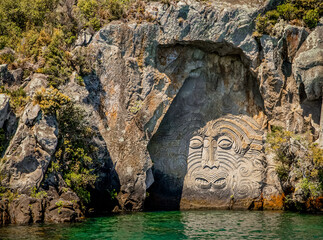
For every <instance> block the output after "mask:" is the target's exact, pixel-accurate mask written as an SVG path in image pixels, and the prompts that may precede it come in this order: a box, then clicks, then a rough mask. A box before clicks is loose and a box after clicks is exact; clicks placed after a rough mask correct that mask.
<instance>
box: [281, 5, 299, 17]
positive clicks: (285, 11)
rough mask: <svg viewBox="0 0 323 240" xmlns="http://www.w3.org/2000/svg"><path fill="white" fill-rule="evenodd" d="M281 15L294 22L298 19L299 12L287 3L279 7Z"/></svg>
mask: <svg viewBox="0 0 323 240" xmlns="http://www.w3.org/2000/svg"><path fill="white" fill-rule="evenodd" d="M277 12H278V13H279V15H280V16H281V17H282V18H283V19H284V20H287V21H290V20H293V19H295V18H296V17H297V13H298V10H297V8H296V7H295V6H294V5H293V4H291V3H285V4H282V5H279V6H278V7H277Z"/></svg>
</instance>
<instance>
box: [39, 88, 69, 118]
mask: <svg viewBox="0 0 323 240" xmlns="http://www.w3.org/2000/svg"><path fill="white" fill-rule="evenodd" d="M70 101H71V100H70V98H69V97H68V96H66V95H64V94H62V93H61V92H59V91H58V90H57V89H56V88H54V87H52V86H51V87H50V88H48V89H45V88H41V89H40V90H38V91H37V92H36V93H35V95H34V103H35V104H39V106H40V108H41V109H42V111H43V112H44V113H45V114H56V112H57V110H59V109H60V108H61V107H62V106H63V105H66V104H68V103H69V102H70Z"/></svg>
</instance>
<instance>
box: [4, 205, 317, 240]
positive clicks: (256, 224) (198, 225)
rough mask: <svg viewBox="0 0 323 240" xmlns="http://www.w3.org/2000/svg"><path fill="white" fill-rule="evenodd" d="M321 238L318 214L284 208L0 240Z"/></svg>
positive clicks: (18, 233) (29, 230) (152, 217)
mask: <svg viewBox="0 0 323 240" xmlns="http://www.w3.org/2000/svg"><path fill="white" fill-rule="evenodd" d="M215 238H216V239H246V238H248V239H323V216H322V215H309V214H297V213H286V212H269V211H268V212H266V211H264V212H255V211H253V212H249V211H184V212H179V211H178V212H148V213H133V214H126V215H115V216H108V217H100V218H91V219H88V220H86V221H85V222H82V223H74V224H41V225H37V224H34V225H27V226H21V225H20V226H19V225H10V226H6V227H1V228H0V239H52V240H54V239H78V240H81V239H87V240H88V239H215Z"/></svg>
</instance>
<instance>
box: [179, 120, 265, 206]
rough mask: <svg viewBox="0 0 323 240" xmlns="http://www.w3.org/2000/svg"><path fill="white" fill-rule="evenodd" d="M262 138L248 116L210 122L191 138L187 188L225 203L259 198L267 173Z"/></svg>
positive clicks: (185, 182)
mask: <svg viewBox="0 0 323 240" xmlns="http://www.w3.org/2000/svg"><path fill="white" fill-rule="evenodd" d="M262 135H263V133H262V132H261V131H260V128H259V126H257V124H256V123H255V122H254V121H253V120H252V119H251V118H250V117H247V116H233V115H227V116H225V117H222V118H219V119H217V120H212V121H209V122H208V123H207V124H206V126H205V127H203V128H201V129H199V130H198V131H196V132H195V134H194V136H193V137H192V138H191V139H190V143H189V152H188V158H187V175H186V177H185V181H184V188H185V187H188V188H190V189H195V190H196V191H197V192H201V191H209V192H212V193H214V195H213V194H212V195H213V196H214V197H216V198H218V199H223V200H225V199H230V198H232V197H234V198H235V199H244V198H256V197H258V196H259V195H260V193H261V186H262V184H261V181H262V179H263V177H264V176H263V175H264V172H265V168H264V166H263V161H264V154H263V138H262Z"/></svg>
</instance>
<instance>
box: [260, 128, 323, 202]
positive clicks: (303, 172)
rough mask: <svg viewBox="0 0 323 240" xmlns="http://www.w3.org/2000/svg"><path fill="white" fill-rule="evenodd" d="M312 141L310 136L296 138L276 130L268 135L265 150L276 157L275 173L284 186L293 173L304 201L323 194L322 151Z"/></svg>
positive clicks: (293, 135)
mask: <svg viewBox="0 0 323 240" xmlns="http://www.w3.org/2000/svg"><path fill="white" fill-rule="evenodd" d="M309 139H310V138H309V137H308V135H307V134H305V135H296V134H293V133H292V132H289V131H286V130H283V129H282V128H279V127H273V128H272V132H271V133H269V134H268V135H267V148H266V151H267V152H271V153H273V154H274V156H275V162H276V172H277V174H278V177H279V179H280V181H281V182H282V183H283V185H284V184H285V183H288V181H289V178H290V176H289V174H290V172H291V170H293V172H294V173H293V174H294V178H295V177H296V179H295V180H296V182H297V188H301V189H302V191H303V193H304V197H305V198H314V197H317V196H319V195H320V194H322V191H323V177H322V176H323V149H320V148H318V147H317V145H316V144H315V143H313V142H312V141H311V140H309ZM295 174H296V175H295ZM297 188H296V190H297Z"/></svg>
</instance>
